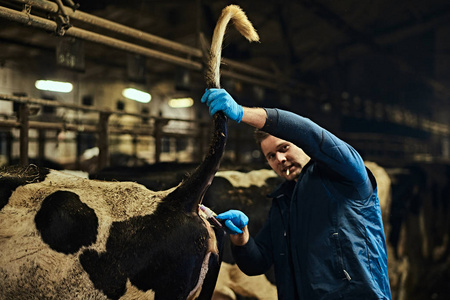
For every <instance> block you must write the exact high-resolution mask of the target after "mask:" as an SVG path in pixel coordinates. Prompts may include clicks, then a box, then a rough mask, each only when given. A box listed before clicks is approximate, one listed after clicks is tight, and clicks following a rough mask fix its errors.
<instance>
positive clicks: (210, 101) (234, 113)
mask: <svg viewBox="0 0 450 300" xmlns="http://www.w3.org/2000/svg"><path fill="white" fill-rule="evenodd" d="M201 101H202V103H206V105H208V107H209V114H210V115H211V116H212V115H214V114H215V113H216V112H218V111H223V113H224V114H225V115H226V116H227V117H228V118H230V119H231V120H234V121H236V122H238V123H239V122H241V120H242V116H243V114H244V109H243V108H242V106H240V105H239V104H237V103H236V101H234V99H233V98H232V97H231V96H230V94H228V92H227V91H226V90H224V89H208V90H206V92H205V93H204V94H203V96H202V100H201Z"/></svg>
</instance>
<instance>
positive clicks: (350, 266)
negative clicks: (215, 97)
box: [232, 109, 391, 300]
mask: <svg viewBox="0 0 450 300" xmlns="http://www.w3.org/2000/svg"><path fill="white" fill-rule="evenodd" d="M266 111H267V114H268V118H267V121H266V124H265V125H264V128H263V130H264V131H266V132H268V133H270V134H271V135H274V136H276V137H278V138H281V139H284V140H287V141H290V142H292V143H294V144H295V145H297V146H298V147H300V148H302V149H303V151H304V152H305V153H306V154H308V155H309V156H310V157H311V161H310V162H309V163H308V164H307V165H306V166H305V167H304V168H303V170H302V172H301V174H300V177H299V178H298V180H297V182H295V181H286V182H284V183H283V184H282V185H281V186H279V187H278V188H277V189H276V190H275V191H274V192H273V193H272V194H271V197H273V201H272V207H271V209H270V212H269V216H268V219H267V221H266V223H265V225H264V226H263V228H262V229H261V231H260V232H259V233H258V234H257V235H256V237H255V238H252V237H250V240H249V242H248V243H247V244H246V245H245V246H242V247H235V246H234V247H233V249H232V250H233V255H234V258H235V260H236V262H237V264H238V266H239V267H240V269H241V270H242V271H243V272H244V273H246V274H248V275H258V274H263V273H265V272H266V271H267V270H268V269H269V268H270V266H271V265H272V264H273V265H274V267H275V278H276V285H277V290H278V297H279V299H302V300H315V299H355V300H368V299H391V292H390V287H389V278H388V272H387V254H386V239H385V236H384V230H383V223H382V218H381V211H380V204H379V201H378V194H377V185H376V181H375V178H374V177H373V175H372V174H371V172H370V171H369V170H367V169H366V168H365V166H364V162H363V160H362V158H361V157H360V155H359V154H358V153H357V152H356V150H355V149H353V148H352V147H351V146H350V145H348V144H347V143H345V142H343V141H342V140H340V139H338V138H337V137H336V136H334V135H333V134H331V133H330V132H328V131H326V130H325V129H323V128H321V127H320V126H318V125H317V124H315V123H314V122H312V121H311V120H309V119H307V118H304V117H301V116H298V115H296V114H293V113H291V112H287V111H283V110H279V109H266ZM250 221H251V220H250Z"/></svg>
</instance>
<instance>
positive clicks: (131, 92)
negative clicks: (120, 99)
mask: <svg viewBox="0 0 450 300" xmlns="http://www.w3.org/2000/svg"><path fill="white" fill-rule="evenodd" d="M122 95H123V96H124V97H125V98H128V99H131V100H135V101H138V102H142V103H149V102H150V100H152V95H150V94H149V93H146V92H143V91H140V90H137V89H133V88H127V89H124V90H123V91H122Z"/></svg>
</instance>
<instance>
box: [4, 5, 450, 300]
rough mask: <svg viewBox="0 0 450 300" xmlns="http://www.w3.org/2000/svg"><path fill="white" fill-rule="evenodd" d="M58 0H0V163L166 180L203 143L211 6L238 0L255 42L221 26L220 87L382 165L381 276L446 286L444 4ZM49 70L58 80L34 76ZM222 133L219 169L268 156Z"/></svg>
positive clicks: (436, 294) (407, 290)
mask: <svg viewBox="0 0 450 300" xmlns="http://www.w3.org/2000/svg"><path fill="white" fill-rule="evenodd" d="M58 2H60V3H61V1H46V0H0V49H1V51H0V165H12V164H21V165H27V164H29V163H33V164H37V165H40V166H46V167H50V168H55V169H69V170H74V171H83V172H87V173H89V174H90V176H91V178H101V179H116V180H134V181H139V180H143V178H150V177H151V180H149V181H148V182H146V184H147V186H148V187H150V188H153V189H157V188H160V189H165V188H168V187H170V186H171V185H173V184H175V183H178V182H179V179H180V178H181V177H182V174H181V175H180V174H179V173H177V176H173V174H174V172H176V171H178V172H181V173H183V172H185V171H189V170H192V169H193V168H194V167H195V166H196V165H198V163H199V162H200V161H201V160H202V158H203V157H204V155H205V151H206V150H207V148H208V144H209V140H210V136H211V130H212V120H211V117H210V116H209V114H208V110H207V108H206V106H205V105H204V104H202V103H200V98H201V96H202V94H203V92H204V90H205V87H206V86H205V78H204V72H205V69H206V66H207V61H208V51H209V45H210V43H211V37H212V33H213V30H214V27H215V24H216V21H217V19H218V18H219V15H220V13H221V10H222V9H223V8H224V7H226V6H227V5H229V4H237V5H239V6H240V7H241V8H242V9H243V10H244V11H245V12H246V14H247V16H248V18H249V20H250V21H251V22H252V23H253V25H254V27H255V28H256V30H257V32H258V34H259V36H260V42H259V43H249V42H248V41H246V40H245V39H244V38H242V36H240V35H239V33H237V31H236V30H234V28H232V26H230V28H229V29H228V32H227V36H226V39H225V41H224V45H223V51H222V56H223V64H222V66H221V85H222V87H223V88H225V89H226V90H227V91H228V92H229V93H230V94H231V95H232V96H233V97H234V98H235V99H236V100H237V101H238V103H240V104H242V105H245V106H257V107H277V108H281V109H286V110H290V111H292V112H295V113H298V114H300V115H303V116H306V117H308V118H310V119H312V120H313V121H315V122H316V123H318V124H320V125H321V126H323V127H324V128H326V129H328V130H329V131H331V132H333V133H334V134H336V135H337V136H338V137H340V138H342V139H343V140H345V141H347V142H348V143H349V144H351V145H352V146H353V147H354V148H355V149H356V150H358V152H360V154H361V155H362V157H363V158H364V160H366V161H371V162H375V163H377V164H378V165H380V166H382V167H384V168H385V169H386V170H387V172H388V174H389V175H390V176H391V181H392V206H391V207H392V209H393V210H392V212H391V213H390V215H389V218H388V220H387V222H389V224H390V225H389V228H391V227H392V230H393V232H394V233H392V235H389V243H390V244H391V245H394V246H395V247H394V248H395V255H394V256H393V257H394V258H392V260H393V261H395V262H396V270H403V269H405V270H406V269H408V271H405V270H403V271H402V272H403V273H401V272H400V271H398V272H399V273H398V274H402V275H399V276H397V277H396V276H393V277H392V278H393V279H391V280H392V282H391V284H392V285H393V287H395V288H396V290H395V291H393V296H394V297H393V298H395V299H398V300H400V299H413V300H414V299H417V300H419V299H444V298H445V297H446V296H445V295H448V292H449V291H448V289H449V287H448V286H446V284H444V283H445V282H448V280H449V279H450V267H449V266H450V255H449V254H450V241H449V240H450V239H449V231H450V230H449V228H450V223H449V221H448V220H450V218H448V216H449V212H450V210H449V205H448V192H449V190H450V187H449V184H450V183H449V182H450V165H449V162H450V118H449V113H450V101H449V99H450V42H449V41H450V2H449V1H445V0H429V1H418V0H408V1H406V0H401V1H395V2H393V1H388V0H378V1H367V0H359V1H356V0H341V1H326V0H318V1H311V0H297V1H292V0H276V1H255V0H237V1H223V0H213V1H202V0H129V1H118V0H109V1H106V0H95V1H92V0H91V1H87V0H74V3H72V2H71V1H62V4H63V5H64V6H62V9H61V6H59V5H58ZM51 82H56V83H59V87H62V90H59V91H56V90H52V89H54V86H53V87H45V86H44V87H43V86H41V84H45V83H47V84H48V83H51ZM130 91H131V92H134V93H135V94H134V95H133V94H131V95H130V94H129V93H130ZM136 94H137V95H138V97H136ZM139 96H142V97H143V98H139ZM228 129H229V137H228V142H227V146H226V152H225V155H224V158H223V161H222V168H224V169H239V170H247V171H249V170H253V169H257V168H268V166H267V164H266V163H265V159H264V157H262V156H261V154H260V152H259V149H258V147H257V145H256V144H255V143H254V141H253V138H252V128H251V127H249V126H247V125H242V124H235V123H233V122H228ZM150 173H151V174H155V175H154V176H150V175H148V174H150ZM394 209H395V210H394ZM424 210H425V212H424ZM408 215H409V216H410V218H409V219H407V217H406V216H408ZM414 220H416V221H417V222H419V221H420V220H422V221H423V220H425V221H423V222H422V221H420V222H422V223H421V224H422V225H423V226H422V227H420V230H419V231H420V232H422V233H423V234H424V235H423V236H422V237H421V238H422V239H423V240H422V241H421V242H420V243H417V244H419V246H418V248H419V249H416V250H414V251H412V250H411V247H413V246H412V240H413V238H417V236H416V237H414V236H413V233H414V232H413V231H414V230H416V231H417V230H418V229H417V228H415V227H414V228H415V229H414V230H413V229H410V230H411V236H410V237H409V240H408V241H407V242H406V244H403V246H402V244H401V242H399V240H400V238H399V235H400V232H401V231H402V230H404V229H401V227H400V226H401V224H403V226H405V224H407V223H408V222H411V223H414ZM424 224H425V225H424ZM387 227H388V226H387ZM415 234H418V233H417V232H415ZM408 243H409V244H408ZM408 249H409V252H408ZM405 260H407V261H408V262H409V263H410V265H408V266H406V263H405ZM402 268H403V269H402ZM424 268H428V271H429V272H423V271H421V270H423V269H424ZM411 270H412V271H411ZM393 272H396V271H393ZM411 272H412V273H413V274H414V275H411ZM419 273H420V274H419ZM424 273H426V274H427V275H424ZM405 274H408V276H407V275H405ZM418 291H420V292H418Z"/></svg>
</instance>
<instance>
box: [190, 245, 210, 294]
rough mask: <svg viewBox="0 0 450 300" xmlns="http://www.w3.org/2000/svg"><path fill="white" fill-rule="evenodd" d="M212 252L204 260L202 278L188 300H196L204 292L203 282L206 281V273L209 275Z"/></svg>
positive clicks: (200, 277)
mask: <svg viewBox="0 0 450 300" xmlns="http://www.w3.org/2000/svg"><path fill="white" fill-rule="evenodd" d="M210 256H211V252H208V253H206V255H205V258H203V263H202V268H201V270H200V276H199V277H198V281H197V284H196V286H195V287H194V289H193V290H192V291H191V292H190V293H189V295H188V297H187V300H193V299H196V298H197V297H198V296H199V295H200V292H201V291H202V289H201V288H202V286H203V282H204V281H205V277H206V273H208V264H209V258H210Z"/></svg>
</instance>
